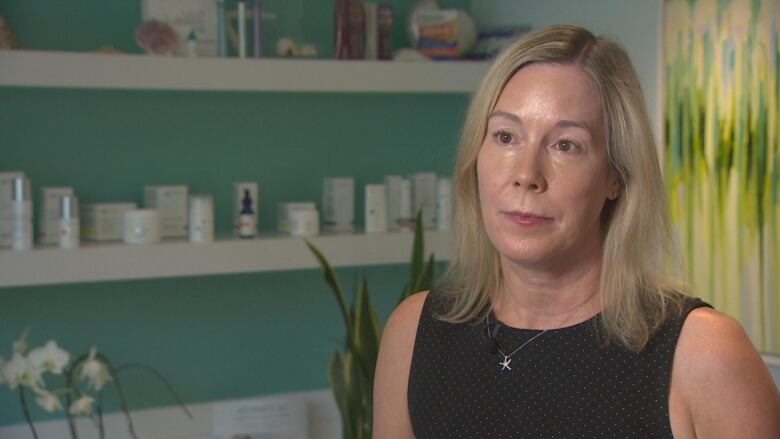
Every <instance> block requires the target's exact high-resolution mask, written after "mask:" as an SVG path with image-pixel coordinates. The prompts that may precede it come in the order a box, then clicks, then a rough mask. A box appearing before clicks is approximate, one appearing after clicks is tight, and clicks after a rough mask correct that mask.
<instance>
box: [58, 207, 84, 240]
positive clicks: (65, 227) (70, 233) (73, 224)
mask: <svg viewBox="0 0 780 439" xmlns="http://www.w3.org/2000/svg"><path fill="white" fill-rule="evenodd" d="M80 230H81V229H80V225H79V199H78V198H76V197H75V196H73V195H64V196H63V197H62V198H60V224H59V243H60V247H61V248H76V247H78V246H79V242H80V241H81V239H80V236H81V235H80V233H79V231H80Z"/></svg>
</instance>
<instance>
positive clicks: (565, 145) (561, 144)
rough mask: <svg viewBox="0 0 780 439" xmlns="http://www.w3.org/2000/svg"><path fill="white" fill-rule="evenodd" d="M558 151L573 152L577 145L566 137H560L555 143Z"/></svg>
mask: <svg viewBox="0 0 780 439" xmlns="http://www.w3.org/2000/svg"><path fill="white" fill-rule="evenodd" d="M556 147H557V149H558V151H561V152H574V150H575V149H577V145H576V144H575V143H574V142H572V141H571V140H568V139H561V140H559V141H558V144H557V145H556Z"/></svg>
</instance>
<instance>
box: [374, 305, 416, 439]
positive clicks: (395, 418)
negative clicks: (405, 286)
mask: <svg viewBox="0 0 780 439" xmlns="http://www.w3.org/2000/svg"><path fill="white" fill-rule="evenodd" d="M427 295H428V292H427V291H425V292H422V293H417V294H414V295H412V296H410V297H408V298H407V299H406V300H404V301H403V302H401V304H400V305H398V307H397V308H396V309H395V311H393V313H392V314H391V315H390V318H389V319H388V320H387V324H386V325H385V330H384V333H383V334H382V344H381V345H380V346H379V357H378V358H377V364H376V375H375V376H374V427H373V439H404V438H412V439H413V438H414V433H413V431H412V423H411V421H410V420H409V407H408V405H407V401H406V388H407V385H408V384H409V369H410V368H411V364H412V352H413V351H414V339H415V337H416V335H417V324H418V322H419V321H420V313H421V312H422V307H423V303H424V302H425V298H426V297H427Z"/></svg>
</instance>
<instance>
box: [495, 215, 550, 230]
mask: <svg viewBox="0 0 780 439" xmlns="http://www.w3.org/2000/svg"><path fill="white" fill-rule="evenodd" d="M502 215H503V216H504V217H506V218H507V219H508V220H509V221H512V222H513V223H515V224H519V225H521V226H527V227H530V226H536V225H543V224H549V223H551V222H552V218H548V217H546V216H540V215H535V214H532V213H526V212H502Z"/></svg>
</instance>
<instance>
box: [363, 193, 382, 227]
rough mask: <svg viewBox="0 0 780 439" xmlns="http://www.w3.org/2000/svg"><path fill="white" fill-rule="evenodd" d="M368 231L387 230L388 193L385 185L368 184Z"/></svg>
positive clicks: (366, 205)
mask: <svg viewBox="0 0 780 439" xmlns="http://www.w3.org/2000/svg"><path fill="white" fill-rule="evenodd" d="M365 207H366V209H365V211H366V233H382V232H386V231H387V195H386V193H385V185H383V184H367V185H366V203H365Z"/></svg>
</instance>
